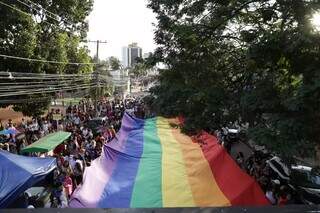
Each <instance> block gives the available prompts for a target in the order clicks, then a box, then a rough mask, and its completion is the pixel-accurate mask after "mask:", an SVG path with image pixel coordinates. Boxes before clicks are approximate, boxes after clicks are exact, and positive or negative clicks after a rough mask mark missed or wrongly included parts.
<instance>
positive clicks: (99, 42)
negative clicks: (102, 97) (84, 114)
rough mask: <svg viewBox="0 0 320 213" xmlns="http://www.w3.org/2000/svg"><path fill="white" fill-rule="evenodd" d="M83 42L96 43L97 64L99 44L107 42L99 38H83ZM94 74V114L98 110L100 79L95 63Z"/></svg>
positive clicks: (97, 61) (97, 60)
mask: <svg viewBox="0 0 320 213" xmlns="http://www.w3.org/2000/svg"><path fill="white" fill-rule="evenodd" d="M82 42H84V43H96V44H97V53H96V63H97V64H99V48H100V44H107V43H108V42H107V41H101V40H96V41H93V40H85V41H82ZM94 74H95V83H96V84H97V86H96V90H95V95H94V96H95V97H94V108H95V111H96V114H97V112H98V94H99V90H100V79H99V71H98V66H97V65H96V66H95V71H94Z"/></svg>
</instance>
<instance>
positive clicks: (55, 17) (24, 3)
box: [16, 0, 60, 22]
mask: <svg viewBox="0 0 320 213" xmlns="http://www.w3.org/2000/svg"><path fill="white" fill-rule="evenodd" d="M16 1H17V2H19V3H20V4H23V5H24V6H27V7H29V8H30V9H31V10H36V11H37V12H38V13H40V11H39V10H38V9H35V8H33V7H32V6H31V5H29V4H27V3H26V2H23V1H20V0H16ZM37 7H39V6H37ZM39 8H40V7H39ZM41 9H43V8H41ZM43 10H44V9H43ZM46 16H48V17H49V18H52V19H54V20H56V21H58V22H60V20H59V19H57V17H59V16H51V15H48V14H46ZM59 18H60V17H59Z"/></svg>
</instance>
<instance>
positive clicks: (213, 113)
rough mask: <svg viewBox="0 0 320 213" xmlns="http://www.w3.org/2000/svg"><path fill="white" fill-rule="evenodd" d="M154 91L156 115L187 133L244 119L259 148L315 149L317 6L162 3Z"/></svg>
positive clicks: (153, 0)
mask: <svg viewBox="0 0 320 213" xmlns="http://www.w3.org/2000/svg"><path fill="white" fill-rule="evenodd" d="M149 7H150V8H151V9H152V10H153V11H154V12H155V13H156V14H157V19H158V25H157V30H156V32H155V35H156V37H155V41H156V42H157V44H158V45H159V48H158V49H157V50H156V53H155V55H154V59H156V61H157V62H163V63H165V64H166V65H167V67H168V69H167V70H163V71H162V72H161V73H160V76H159V85H158V86H156V87H155V88H153V89H152V94H153V95H154V96H155V103H154V105H155V106H158V112H160V113H161V114H164V115H167V116H176V115H183V116H184V117H185V118H186V121H187V122H186V126H185V131H186V132H195V131H198V130H200V129H205V130H208V131H210V130H214V129H216V128H218V127H219V126H221V125H224V124H225V123H227V122H229V121H235V120H241V121H242V122H249V124H250V135H251V137H252V138H253V139H254V140H255V141H256V142H257V143H263V144H265V145H267V146H269V147H270V148H271V149H273V150H275V151H277V152H279V153H281V154H286V155H291V156H292V155H300V156H308V155H312V153H313V152H312V150H313V148H314V145H315V144H320V108H319V106H320V83H319V82H320V74H319V73H320V72H319V67H320V60H319V54H320V42H319V41H320V34H319V33H317V32H316V31H315V30H314V29H313V27H312V25H311V24H310V18H311V17H312V15H313V13H314V12H316V11H319V9H320V3H319V1H316V0H312V1H303V0H295V1H272V0H267V1H266V0H246V1H225V0H224V1H219V0H214V1H209V0H201V1H159V0H149Z"/></svg>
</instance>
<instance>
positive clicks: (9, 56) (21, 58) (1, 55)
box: [0, 1, 98, 65]
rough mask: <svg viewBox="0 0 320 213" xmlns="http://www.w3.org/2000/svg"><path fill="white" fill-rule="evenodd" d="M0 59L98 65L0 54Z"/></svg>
mask: <svg viewBox="0 0 320 213" xmlns="http://www.w3.org/2000/svg"><path fill="white" fill-rule="evenodd" d="M0 4H1V1H0ZM0 57H2V58H10V59H16V60H24V61H29V62H41V63H50V64H64V65H97V64H98V63H74V62H62V61H48V60H41V59H33V58H24V57H18V56H11V55H4V54H0Z"/></svg>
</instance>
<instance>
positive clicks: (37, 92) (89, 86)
mask: <svg viewBox="0 0 320 213" xmlns="http://www.w3.org/2000/svg"><path fill="white" fill-rule="evenodd" d="M95 87H97V85H94V84H92V85H89V84H88V85H83V86H82V85H78V86H75V87H64V88H54V89H48V90H32V91H30V90H29V91H27V90H26V91H18V92H11V93H10V92H9V93H4V94H0V97H10V96H21V95H34V94H45V93H53V92H61V91H72V90H79V89H87V88H95Z"/></svg>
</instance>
